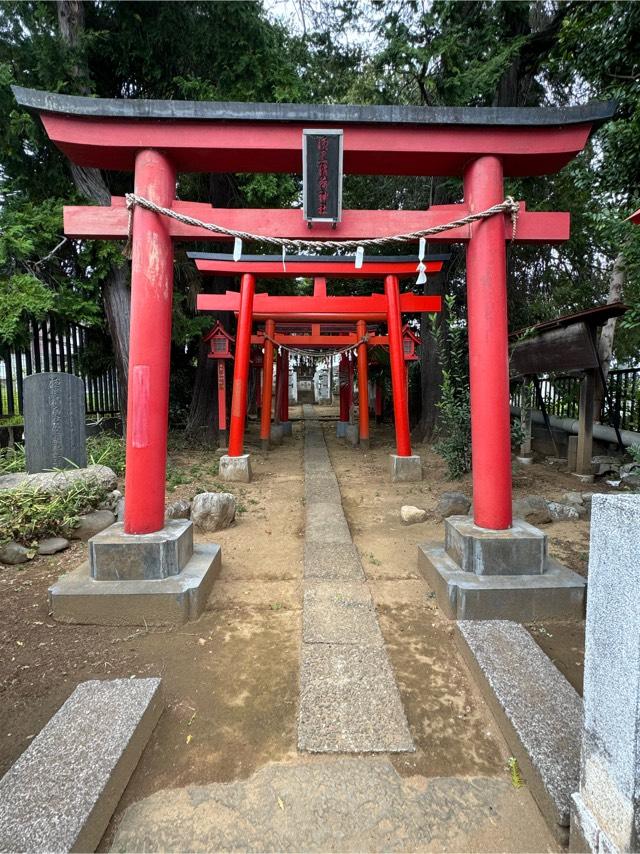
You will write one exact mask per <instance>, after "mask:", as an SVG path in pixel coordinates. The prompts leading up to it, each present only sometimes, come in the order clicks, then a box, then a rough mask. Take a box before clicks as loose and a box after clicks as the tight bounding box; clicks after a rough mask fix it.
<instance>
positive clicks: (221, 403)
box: [218, 359, 227, 433]
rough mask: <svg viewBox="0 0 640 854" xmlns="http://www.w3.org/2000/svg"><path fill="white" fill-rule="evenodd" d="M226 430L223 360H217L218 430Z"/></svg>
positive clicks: (225, 381) (225, 382)
mask: <svg viewBox="0 0 640 854" xmlns="http://www.w3.org/2000/svg"><path fill="white" fill-rule="evenodd" d="M226 429H227V377H226V372H225V364H224V359H218V430H220V432H221V433H224V432H225V431H226Z"/></svg>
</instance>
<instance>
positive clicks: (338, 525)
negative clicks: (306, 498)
mask: <svg viewBox="0 0 640 854" xmlns="http://www.w3.org/2000/svg"><path fill="white" fill-rule="evenodd" d="M304 536H305V541H307V542H316V543H317V542H321V543H350V542H351V532H350V531H349V526H348V525H347V520H346V518H345V515H344V512H343V510H342V505H341V504H337V505H336V504H334V503H332V502H317V503H311V504H309V505H308V506H307V522H306V525H305V532H304Z"/></svg>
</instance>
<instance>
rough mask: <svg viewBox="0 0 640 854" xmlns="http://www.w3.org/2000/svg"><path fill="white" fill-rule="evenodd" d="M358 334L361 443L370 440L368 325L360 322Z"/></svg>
mask: <svg viewBox="0 0 640 854" xmlns="http://www.w3.org/2000/svg"><path fill="white" fill-rule="evenodd" d="M356 332H357V334H358V338H359V339H360V341H361V343H360V344H358V402H359V407H360V408H359V412H360V441H362V440H363V439H364V440H365V441H368V440H369V370H368V364H367V358H368V356H367V342H366V341H363V340H362V339H364V338H366V335H367V324H366V323H365V322H364V320H359V321H358V323H357V324H356Z"/></svg>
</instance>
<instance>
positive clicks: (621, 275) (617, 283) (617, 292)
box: [593, 252, 626, 421]
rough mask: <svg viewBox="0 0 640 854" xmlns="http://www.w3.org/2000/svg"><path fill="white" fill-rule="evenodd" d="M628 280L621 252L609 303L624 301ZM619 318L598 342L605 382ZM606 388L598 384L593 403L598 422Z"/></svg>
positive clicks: (609, 323)
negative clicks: (623, 293) (625, 286)
mask: <svg viewBox="0 0 640 854" xmlns="http://www.w3.org/2000/svg"><path fill="white" fill-rule="evenodd" d="M625 279H626V270H625V266H624V255H623V254H622V252H619V253H618V255H617V256H616V259H615V261H614V262H613V269H612V271H611V278H610V279H609V295H608V297H607V302H608V303H612V302H620V301H621V300H622V289H623V288H624V283H625ZM617 319H618V318H617V317H610V318H609V320H607V322H606V323H605V325H604V326H603V327H602V332H601V333H600V341H599V342H598V354H599V356H600V362H601V364H602V373H603V374H604V378H605V381H606V379H607V377H608V376H609V368H610V367H611V357H612V356H613V339H614V336H615V332H616V321H617ZM604 396H605V394H604V388H603V387H602V383H597V384H596V391H595V397H594V401H593V417H594V418H595V420H596V421H599V420H600V413H601V411H602V402H603V400H604Z"/></svg>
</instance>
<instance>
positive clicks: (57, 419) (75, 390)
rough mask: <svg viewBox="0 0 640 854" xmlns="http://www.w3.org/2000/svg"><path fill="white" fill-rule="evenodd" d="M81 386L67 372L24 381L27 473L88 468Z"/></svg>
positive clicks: (38, 375)
mask: <svg viewBox="0 0 640 854" xmlns="http://www.w3.org/2000/svg"><path fill="white" fill-rule="evenodd" d="M84 395H85V392H84V383H83V381H82V380H81V379H80V377H76V376H74V375H73V374H66V373H53V372H52V373H42V374H31V375H30V376H28V377H25V378H24V440H25V457H26V466H27V471H28V472H31V473H33V472H39V471H45V470H48V469H63V468H68V467H70V466H79V467H80V468H84V467H85V466H86V465H87V436H86V427H85V403H84Z"/></svg>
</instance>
